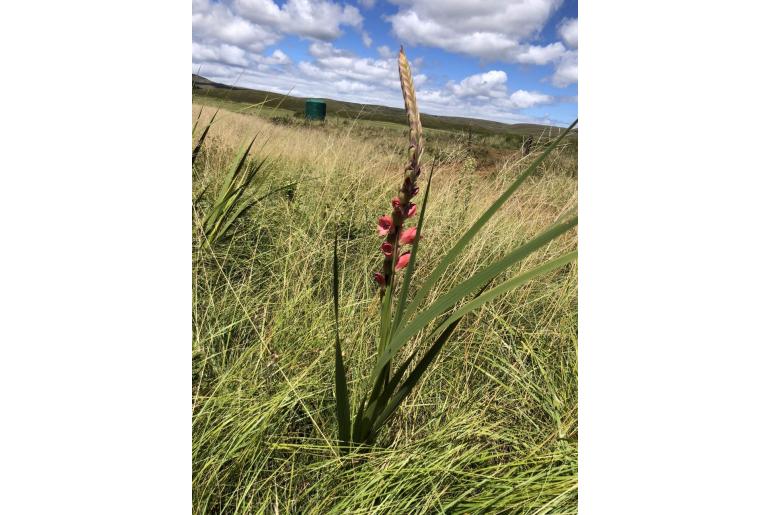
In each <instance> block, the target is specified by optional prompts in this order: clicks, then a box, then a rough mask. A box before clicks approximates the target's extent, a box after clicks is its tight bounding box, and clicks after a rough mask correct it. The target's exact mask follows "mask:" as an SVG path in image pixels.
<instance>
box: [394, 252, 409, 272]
mask: <svg viewBox="0 0 770 515" xmlns="http://www.w3.org/2000/svg"><path fill="white" fill-rule="evenodd" d="M410 257H412V254H411V253H410V252H404V253H403V254H401V257H399V258H398V262H397V263H396V270H401V269H402V268H406V265H408V264H409V258H410Z"/></svg>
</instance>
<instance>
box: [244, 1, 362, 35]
mask: <svg viewBox="0 0 770 515" xmlns="http://www.w3.org/2000/svg"><path fill="white" fill-rule="evenodd" d="M233 9H234V10H235V12H237V13H238V14H240V15H241V16H243V17H244V18H245V19H247V20H249V21H251V22H253V23H256V24H258V25H261V26H264V25H267V26H269V27H274V28H276V29H278V30H279V31H280V32H283V33H286V34H296V35H298V36H304V37H310V38H316V39H321V40H324V41H331V40H334V39H336V38H338V37H340V36H341V35H342V28H341V26H342V25H349V26H351V27H354V28H357V29H361V28H362V26H363V18H362V17H361V13H360V12H359V11H358V9H357V8H356V7H353V6H352V5H347V4H346V5H345V6H342V5H340V4H337V3H334V2H331V1H329V0H288V1H287V2H286V3H285V4H283V5H282V6H278V5H277V4H276V3H275V2H273V0H234V2H233Z"/></svg>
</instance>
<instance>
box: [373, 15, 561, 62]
mask: <svg viewBox="0 0 770 515" xmlns="http://www.w3.org/2000/svg"><path fill="white" fill-rule="evenodd" d="M394 3H396V4H398V5H399V10H398V12H397V13H396V14H394V15H393V16H390V17H388V20H389V21H390V22H391V24H392V26H393V31H394V32H395V34H396V36H397V37H398V38H400V39H401V40H403V41H406V42H408V43H410V44H412V45H427V46H434V47H438V48H443V49H444V50H448V51H450V52H457V53H463V54H466V55H471V56H475V57H479V58H482V59H486V60H501V61H508V62H521V63H531V64H545V63H547V62H550V61H553V60H555V59H556V58H557V57H558V55H557V54H558V50H559V47H557V46H553V45H548V46H546V47H537V46H535V47H533V46H531V45H529V44H527V43H524V41H525V40H527V39H528V38H532V37H535V36H537V35H538V34H539V32H540V31H541V30H542V29H543V27H544V26H545V24H546V22H547V21H548V19H549V18H550V16H551V15H552V14H553V13H554V12H555V11H556V9H558V8H559V6H560V5H561V3H562V0H520V1H517V2H514V1H511V0H463V1H460V0H446V1H436V0H394ZM558 45H560V46H561V50H562V51H563V49H564V47H563V45H561V44H560V43H559V44H558Z"/></svg>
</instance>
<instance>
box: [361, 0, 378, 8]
mask: <svg viewBox="0 0 770 515" xmlns="http://www.w3.org/2000/svg"><path fill="white" fill-rule="evenodd" d="M358 3H359V4H361V7H363V8H364V9H371V8H372V7H374V4H376V3H377V0H358Z"/></svg>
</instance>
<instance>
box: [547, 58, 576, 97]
mask: <svg viewBox="0 0 770 515" xmlns="http://www.w3.org/2000/svg"><path fill="white" fill-rule="evenodd" d="M577 81H578V54H577V51H574V50H570V51H569V52H567V53H566V54H564V56H562V58H561V59H560V60H559V62H558V63H557V65H556V71H554V74H553V76H552V77H551V83H552V84H553V85H554V86H556V87H559V88H564V87H567V86H569V85H570V84H574V83H576V82H577Z"/></svg>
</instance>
